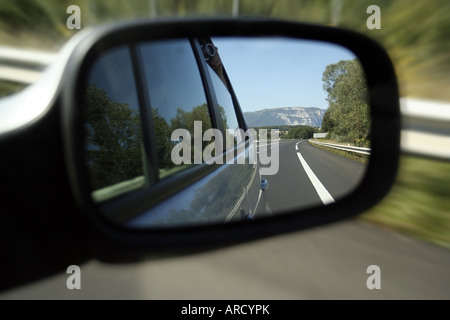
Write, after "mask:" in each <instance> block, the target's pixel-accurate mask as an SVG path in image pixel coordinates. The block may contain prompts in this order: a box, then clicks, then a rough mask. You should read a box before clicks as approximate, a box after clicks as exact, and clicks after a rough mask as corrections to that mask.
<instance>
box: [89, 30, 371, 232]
mask: <svg viewBox="0 0 450 320" xmlns="http://www.w3.org/2000/svg"><path fill="white" fill-rule="evenodd" d="M84 82H85V83H84V87H83V90H84V91H83V93H82V95H83V97H84V100H83V101H84V102H83V103H84V105H83V126H84V141H83V150H84V161H85V167H86V172H87V177H88V185H89V193H90V195H91V197H92V200H93V201H94V203H95V204H96V206H97V207H98V208H99V211H100V212H101V213H102V214H103V215H105V217H107V218H108V219H109V220H111V222H114V223H118V224H120V225H124V226H128V227H132V228H170V227H182V226H192V225H202V224H211V223H215V224H217V223H230V222H233V221H242V220H254V219H259V218H265V217H270V216H272V215H277V214H282V213H283V212H288V211H292V210H299V209H304V208H311V207H317V206H324V205H329V204H332V203H333V202H335V201H339V199H341V198H343V197H344V196H346V195H347V194H349V193H350V192H351V191H352V190H353V189H355V188H356V187H357V186H358V184H359V183H360V181H361V180H362V178H363V176H364V173H365V169H366V167H367V164H368V161H369V158H370V130H371V125H370V124H371V121H370V110H369V105H368V90H367V85H366V80H365V75H364V72H363V69H362V66H361V65H360V63H359V60H358V58H357V57H356V56H355V55H354V54H353V53H352V52H351V51H349V50H348V49H346V48H344V47H341V46H338V45H336V44H332V43H325V42H320V41H313V40H302V39H289V38H280V37H268V38H259V37H258V38H248V37H242V38H239V37H226V38H225V37H223V38H220V37H219V38H217V37H211V38H210V37H207V38H190V39H187V38H185V39H170V40H158V41H146V42H142V43H129V44H123V45H120V46H117V47H114V48H111V49H108V50H106V51H102V52H99V54H98V55H97V56H96V58H95V59H94V61H93V62H92V63H91V64H90V66H89V70H88V73H87V77H86V79H85V80H84Z"/></svg>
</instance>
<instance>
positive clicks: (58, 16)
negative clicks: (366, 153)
mask: <svg viewBox="0 0 450 320" xmlns="http://www.w3.org/2000/svg"><path fill="white" fill-rule="evenodd" d="M69 5H78V6H79V7H80V8H81V24H82V26H81V27H82V28H87V27H91V26H95V25H98V24H103V23H106V22H114V21H119V20H126V19H135V18H149V19H155V18H158V17H186V16H228V17H230V16H231V17H237V16H257V17H270V18H277V19H287V20H293V21H299V22H308V23H314V24H320V25H329V26H338V27H342V28H347V29H351V30H354V31H357V32H360V33H362V34H364V35H366V36H368V37H370V38H372V39H374V40H376V41H377V42H378V43H380V44H381V45H382V46H383V47H384V48H385V49H386V50H387V52H388V54H389V55H390V57H391V59H392V61H393V63H394V66H395V70H396V74H397V77H398V81H399V88H400V95H401V96H402V97H408V98H420V99H426V100H433V101H434V100H438V101H443V102H446V103H448V106H449V107H450V90H449V88H450V1H448V0H427V1H425V0H419V1H410V0H358V1H355V0H214V1H211V0H147V1H142V0H127V1H119V0H108V1H99V0H70V1H61V0H37V1H36V0H18V1H8V0H3V1H1V2H0V46H4V47H14V48H19V49H27V50H28V49H32V50H41V51H45V52H50V53H51V52H57V51H58V50H59V49H60V48H61V46H62V45H63V44H64V43H65V42H66V41H67V40H68V39H69V38H70V37H72V36H73V35H74V34H75V33H76V32H78V30H69V29H68V28H67V27H66V20H67V18H68V17H69V16H70V14H68V13H66V10H67V7H68V6H69ZM370 5H377V6H379V7H380V9H381V29H372V30H369V29H368V28H367V26H366V21H367V19H368V17H369V16H370V14H368V13H366V10H367V8H368V7H369V6H370ZM0 51H1V50H0ZM0 63H1V61H0ZM1 67H2V66H1V65H0V97H1V96H6V95H9V94H12V93H14V92H16V91H19V90H21V89H23V88H24V86H26V84H23V83H19V82H16V81H9V80H6V79H3V78H2V77H1V73H2V72H1V70H2V69H1ZM30 82H32V81H30ZM424 112H426V111H425V110H424ZM445 112H449V111H448V110H447V111H445ZM434 116H437V117H439V115H434ZM449 127H450V123H449ZM447 134H448V131H447ZM447 138H448V137H447ZM444 141H447V143H448V139H447V140H444ZM441 148H447V149H450V145H449V144H447V145H442V146H441ZM449 183H450V162H449V161H448V159H444V158H439V157H437V158H436V157H434V158H433V157H426V156H425V157H418V156H414V155H410V154H406V153H405V154H403V155H402V158H401V163H400V168H399V174H398V177H397V181H396V183H395V185H394V187H393V189H392V190H391V192H390V194H389V195H388V196H387V197H386V198H385V199H384V200H383V201H382V202H381V203H380V204H379V205H377V206H376V207H374V208H373V209H371V210H370V211H369V212H366V213H364V214H362V215H360V216H359V217H358V219H359V222H361V221H363V223H367V222H368V223H369V224H371V225H375V226H377V227H381V228H383V229H387V230H393V231H394V232H396V233H397V232H398V233H399V234H404V235H407V237H412V238H416V239H420V240H419V241H424V242H428V243H432V244H433V245H436V246H440V247H443V248H442V250H441V249H439V250H441V251H439V252H440V254H444V255H446V256H447V258H448V257H449V251H448V248H450V188H449ZM361 201H364V199H361ZM359 222H358V223H359ZM356 240H358V239H355V241H356ZM330 245H331V244H330ZM368 249H369V248H368ZM361 250H362V251H364V249H361ZM299 254H301V253H299ZM215 256H216V257H217V254H215ZM218 259H221V258H218ZM342 259H344V258H342ZM448 262H449V259H447V260H446V262H443V263H444V264H446V265H445V266H446V267H448V266H450V264H448ZM374 263H376V261H375V262H374ZM337 264H338V263H337ZM442 266H443V264H441V265H440V268H442ZM166 267H167V266H166ZM191 267H192V269H195V267H194V266H193V265H191ZM243 267H244V268H245V266H243ZM444 269H445V268H444ZM447 270H449V269H447ZM441 271H442V270H441ZM255 272H257V271H255ZM398 274H402V271H401V270H400V271H398ZM446 280H448V276H447V278H446ZM255 288H256V287H255ZM416 289H419V290H420V286H419V287H417V288H416ZM255 290H256V289H255ZM443 290H444V291H445V290H446V292H441V294H440V295H436V296H433V295H431V296H433V297H437V298H440V297H444V298H449V297H450V292H449V291H450V289H443ZM167 297H170V295H167ZM173 297H177V296H173ZM192 297H194V298H196V297H197V296H195V295H194V296H192ZM213 297H214V296H213ZM215 297H219V298H220V295H218V296H215ZM286 297H289V296H286ZM313 297H315V296H313ZM317 297H321V296H320V295H317ZM336 297H339V296H336ZM343 297H353V296H351V295H348V296H343ZM391 297H398V295H395V294H394V293H392V296H391ZM400 297H402V296H401V295H400ZM424 297H426V296H424ZM268 298H270V296H268Z"/></svg>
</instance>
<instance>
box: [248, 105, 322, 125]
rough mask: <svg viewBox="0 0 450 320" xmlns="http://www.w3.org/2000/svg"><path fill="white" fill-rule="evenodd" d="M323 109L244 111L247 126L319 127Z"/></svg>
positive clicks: (290, 108) (300, 108)
mask: <svg viewBox="0 0 450 320" xmlns="http://www.w3.org/2000/svg"><path fill="white" fill-rule="evenodd" d="M325 111H326V110H325V109H319V108H302V107H289V108H272V109H264V110H259V111H252V112H244V116H245V119H246V121H247V124H248V126H249V127H264V126H279V125H288V126H295V125H305V126H311V127H320V126H321V125H322V119H323V116H324V114H325Z"/></svg>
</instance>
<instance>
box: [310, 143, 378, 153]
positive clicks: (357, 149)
mask: <svg viewBox="0 0 450 320" xmlns="http://www.w3.org/2000/svg"><path fill="white" fill-rule="evenodd" d="M309 142H311V143H314V144H317V145H320V146H325V147H328V148H332V149H338V150H343V151H348V152H354V153H359V154H365V155H370V148H361V147H354V146H344V145H341V144H334V143H325V142H317V141H314V140H309Z"/></svg>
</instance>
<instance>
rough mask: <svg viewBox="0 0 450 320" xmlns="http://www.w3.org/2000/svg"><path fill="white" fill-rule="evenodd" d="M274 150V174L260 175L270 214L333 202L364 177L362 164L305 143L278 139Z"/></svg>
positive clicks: (305, 141)
mask: <svg viewBox="0 0 450 320" xmlns="http://www.w3.org/2000/svg"><path fill="white" fill-rule="evenodd" d="M270 146H271V145H270V144H268V145H262V146H260V148H267V147H269V149H270ZM277 148H278V150H279V155H280V157H279V161H280V165H279V169H278V173H277V174H276V175H267V176H264V178H265V179H267V180H268V181H269V188H268V190H267V200H268V202H269V204H270V207H271V209H272V211H273V212H274V213H279V212H283V211H289V210H292V209H299V208H306V207H312V206H317V205H323V204H327V203H331V202H334V201H335V200H338V199H340V198H342V197H344V196H345V195H347V194H348V193H349V192H351V191H352V190H353V189H354V188H356V187H357V186H358V184H359V182H360V181H361V179H362V177H363V176H364V172H365V168H366V166H365V164H363V163H361V162H359V161H356V160H353V159H349V158H345V157H343V156H339V155H336V154H334V153H331V152H328V151H325V150H323V149H319V148H317V147H315V146H312V145H310V144H309V143H308V141H307V140H300V141H295V140H281V141H280V143H279V146H278V147H277ZM276 151H277V149H275V152H276ZM260 152H261V150H260ZM269 154H270V153H269Z"/></svg>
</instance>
